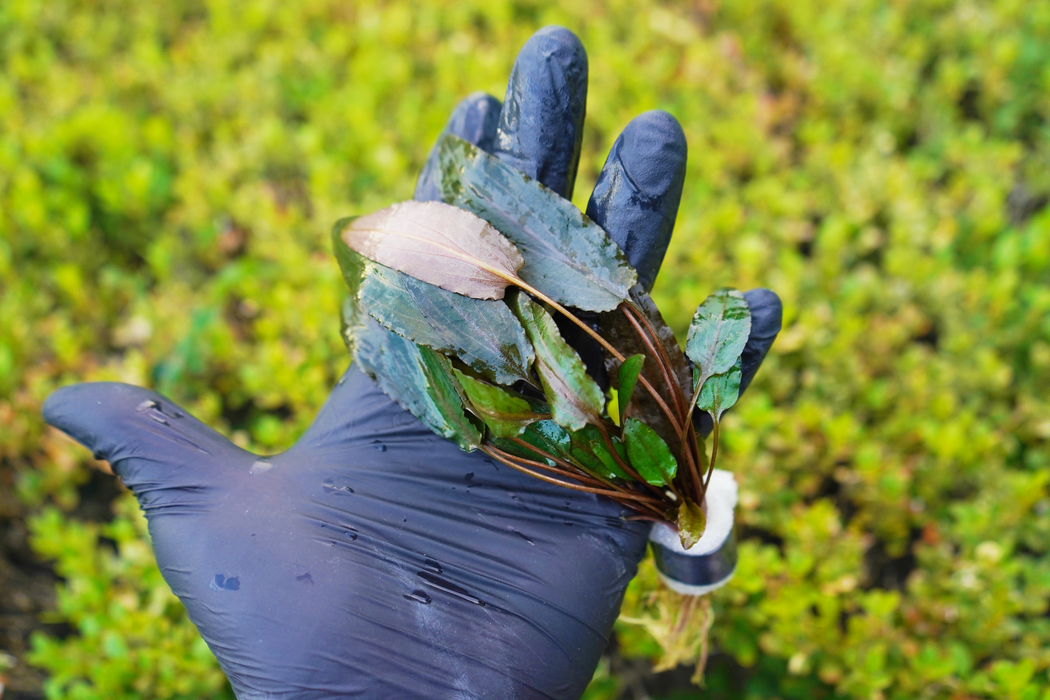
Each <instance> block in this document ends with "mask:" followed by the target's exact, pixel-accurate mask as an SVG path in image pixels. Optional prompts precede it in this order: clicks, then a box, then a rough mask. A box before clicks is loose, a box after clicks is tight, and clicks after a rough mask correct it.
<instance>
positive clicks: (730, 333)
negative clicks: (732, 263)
mask: <svg viewBox="0 0 1050 700" xmlns="http://www.w3.org/2000/svg"><path fill="white" fill-rule="evenodd" d="M750 333H751V311H750V310H749V309H748V306H747V301H746V300H745V299H744V295H743V294H741V293H740V292H738V291H737V290H735V289H720V290H719V291H717V292H715V293H714V294H712V295H711V296H709V297H707V299H705V300H704V302H703V303H702V304H700V306H699V307H698V308H697V310H696V313H695V314H694V315H693V322H692V323H691V324H690V325H689V335H688V337H687V338H686V342H685V354H686V356H688V358H689V359H690V360H692V361H693V364H694V365H696V366H697V367H698V368H699V369H700V382H701V383H703V382H704V381H705V380H706V379H707V378H708V377H711V376H714V375H716V374H723V373H725V372H728V371H729V368H730V367H732V366H733V363H734V362H736V361H737V359H738V358H739V357H740V353H742V352H743V351H744V345H745V344H746V343H747V338H748V335H750Z"/></svg>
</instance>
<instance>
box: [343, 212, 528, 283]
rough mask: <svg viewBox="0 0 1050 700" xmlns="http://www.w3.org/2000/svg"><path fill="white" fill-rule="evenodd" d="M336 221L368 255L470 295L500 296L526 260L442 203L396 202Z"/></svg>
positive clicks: (465, 214)
mask: <svg viewBox="0 0 1050 700" xmlns="http://www.w3.org/2000/svg"><path fill="white" fill-rule="evenodd" d="M336 226H337V230H338V231H339V236H340V238H342V241H343V243H345V244H346V245H347V246H348V247H350V248H351V249H352V250H354V251H356V252H357V253H359V254H361V255H363V256H364V257H366V258H368V259H369V260H374V261H375V262H377V263H380V264H382V265H386V266H387V267H391V268H393V269H395V270H398V271H400V272H404V273H406V274H409V275H411V276H412V277H415V278H416V279H421V280H423V281H424V282H429V283H430V284H434V285H437V286H439V287H441V288H442V289H447V290H449V291H450V292H455V293H457V294H464V295H466V296H469V297H472V298H474V299H502V298H503V294H504V291H505V290H506V288H507V285H508V284H511V283H513V282H514V280H516V279H517V273H518V269H519V268H520V267H521V266H522V264H523V263H524V260H523V259H522V257H521V253H519V252H518V250H517V249H516V248H515V247H514V244H513V243H511V242H510V241H508V240H507V239H506V238H504V237H503V235H501V234H500V232H499V231H497V230H496V229H494V228H492V226H490V225H489V224H487V223H485V222H484V221H483V220H482V219H480V218H478V217H477V216H475V215H474V214H471V213H470V212H469V211H465V210H463V209H460V208H458V207H453V206H449V205H447V204H443V203H442V202H400V203H398V204H394V205H393V206H390V207H387V208H386V209H381V210H380V211H377V212H374V213H372V214H369V215H367V216H361V217H358V218H351V219H342V220H341V221H339V222H337V223H336Z"/></svg>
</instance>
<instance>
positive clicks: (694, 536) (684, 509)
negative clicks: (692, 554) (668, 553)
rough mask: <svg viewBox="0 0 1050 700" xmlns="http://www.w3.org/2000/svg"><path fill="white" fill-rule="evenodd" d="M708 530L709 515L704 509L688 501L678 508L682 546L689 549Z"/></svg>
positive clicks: (679, 535) (679, 533)
mask: <svg viewBox="0 0 1050 700" xmlns="http://www.w3.org/2000/svg"><path fill="white" fill-rule="evenodd" d="M706 529H707V515H706V514H705V513H704V509H703V508H701V507H700V506H698V505H697V504H695V503H693V502H692V501H690V500H686V501H684V502H683V503H682V505H681V506H679V507H678V537H679V538H681V540H682V546H683V547H685V548H686V549H689V548H690V547H692V546H693V545H694V544H696V543H697V542H699V541H700V538H701V537H703V535H704V530H706Z"/></svg>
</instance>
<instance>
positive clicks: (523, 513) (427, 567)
mask: <svg viewBox="0 0 1050 700" xmlns="http://www.w3.org/2000/svg"><path fill="white" fill-rule="evenodd" d="M586 88H587V59H586V55H585V53H584V50H583V47H582V46H581V45H580V43H579V41H578V40H577V39H576V37H575V36H573V35H572V34H571V33H570V32H568V31H566V30H564V29H559V28H548V29H544V30H542V31H540V32H539V33H537V34H536V35H535V36H534V37H533V38H532V39H530V40H529V42H528V43H527V44H526V45H525V47H524V48H523V49H522V51H521V54H520V55H519V57H518V60H517V63H516V64H515V67H514V71H513V73H512V75H511V80H510V86H509V88H508V91H507V97H506V101H505V102H504V104H503V105H502V106H501V105H500V104H499V102H498V101H497V100H495V99H494V98H492V97H488V96H479V95H475V96H472V97H470V98H468V99H467V100H466V101H464V103H462V104H461V105H460V106H459V107H458V108H457V110H456V111H455V113H454V114H453V116H452V119H451V122H450V123H449V126H448V128H449V129H450V130H451V131H453V132H455V133H456V134H458V135H460V136H462V137H464V138H467V139H468V140H470V141H472V142H474V143H475V144H478V145H479V146H481V147H483V148H485V149H486V150H489V151H490V152H492V153H494V154H496V155H498V156H499V157H500V158H501V159H503V160H505V161H506V162H508V163H511V164H513V165H514V166H515V167H517V168H520V169H521V170H523V171H525V172H526V173H527V174H529V175H530V176H532V177H536V178H538V179H539V180H540V181H542V182H543V183H545V184H546V185H548V186H549V187H551V188H553V189H554V190H555V191H557V192H559V193H561V194H563V195H564V196H569V194H570V193H571V190H572V187H573V181H574V179H575V173H576V164H577V161H578V157H579V149H580V137H581V132H582V128H583V117H584V104H585V98H586ZM685 153H686V149H685V141H684V137H683V134H682V131H681V129H680V128H679V126H678V124H677V123H676V122H675V120H674V119H673V118H671V117H670V116H668V115H666V114H664V113H660V112H650V113H647V114H643V115H642V116H640V117H638V118H637V119H635V120H634V121H633V122H631V123H630V124H629V125H628V126H627V128H626V129H625V130H624V132H623V134H622V135H621V136H620V138H619V139H618V140H617V142H616V144H615V145H614V147H613V150H612V152H611V154H610V156H609V159H608V161H607V163H606V165H605V168H604V170H603V172H602V174H601V178H600V180H599V183H598V185H597V187H596V188H595V192H594V196H593V197H592V199H591V204H590V206H589V207H588V213H589V214H590V215H591V216H592V218H594V219H595V220H596V221H598V223H600V224H601V225H602V226H603V227H605V229H606V230H607V231H608V232H609V233H610V234H611V235H612V236H613V237H614V238H615V239H616V240H617V241H618V242H619V243H620V245H621V246H623V248H624V249H625V250H626V251H627V253H628V255H629V258H630V260H631V262H632V263H633V264H634V265H635V266H636V267H637V268H638V269H639V271H640V272H641V277H642V279H643V280H645V282H646V284H649V285H651V284H652V281H653V279H654V278H655V276H656V272H657V270H658V269H659V265H660V261H661V259H662V257H663V254H664V251H665V250H666V247H667V243H668V240H669V237H670V233H671V227H672V224H673V222H674V218H675V213H676V211H677V208H678V202H679V198H680V195H681V190H682V180H683V176H684V165H685ZM427 173H428V171H424V173H423V175H422V176H421V178H420V184H419V188H418V191H417V197H419V198H430V197H431V196H432V194H433V192H432V188H431V186H430V185H429V182H430V180H429V176H428V174H427ZM333 264H335V263H334V261H333ZM748 299H749V301H750V302H751V312H752V314H753V316H754V329H755V330H754V331H753V333H752V338H751V340H750V341H749V344H748V348H747V352H748V353H750V354H749V355H748V357H751V358H752V359H753V362H749V363H748V364H747V365H745V375H746V378H747V379H749V378H750V376H751V375H753V374H754V370H755V369H756V368H757V364H758V362H760V361H761V358H762V357H763V356H764V355H765V351H766V350H767V349H768V347H769V345H770V343H771V342H772V336H773V335H775V330H776V329H777V328H779V318H780V307H779V301H778V300H777V299H776V297H775V295H773V294H772V293H770V292H765V291H758V292H753V293H751V294H750V295H749V297H748ZM332 322H333V323H335V322H336V320H335V319H334V318H333V321H332ZM745 381H746V379H745ZM44 416H45V418H46V419H47V421H48V422H49V423H51V424H52V425H54V426H56V427H58V428H60V429H61V430H63V431H65V432H66V433H68V434H69V435H71V436H72V437H73V438H74V439H76V440H78V441H79V442H80V443H82V444H83V445H85V446H86V447H87V448H88V449H90V450H92V452H93V453H94V454H95V456H96V457H97V458H99V459H105V460H108V461H109V462H110V463H111V465H112V467H113V469H114V471H115V472H116V473H117V474H118V475H119V476H120V477H121V479H123V481H124V483H125V484H127V485H128V486H129V487H130V488H131V489H132V490H133V492H134V493H135V496H136V497H137V498H138V500H139V503H140V504H141V506H142V509H143V510H144V511H145V513H146V516H147V518H148V519H149V529H150V534H151V536H152V538H153V546H154V549H155V552H156V556H157V561H158V563H159V564H160V568H161V571H162V572H163V574H164V578H165V580H166V581H167V582H168V584H169V585H170V586H171V588H172V590H173V591H174V592H175V593H176V595H178V596H179V598H180V599H181V600H182V602H183V603H184V604H185V605H186V608H187V610H188V612H189V616H190V619H191V620H192V621H193V622H194V624H196V625H197V627H198V628H199V629H200V631H201V634H202V635H203V636H204V638H205V640H207V642H208V644H209V645H210V647H211V649H212V650H213V651H214V653H215V655H216V656H217V657H218V659H219V662H220V664H221V665H222V668H223V670H224V671H225V672H226V674H227V676H228V677H229V678H230V681H231V682H232V684H233V687H234V690H235V691H236V693H237V696H238V697H239V698H241V700H248V699H254V698H285V697H287V698H337V697H338V698H342V697H365V698H399V699H406V698H427V699H428V700H432V699H434V698H486V699H488V698H577V697H579V695H580V694H581V693H582V692H583V690H584V688H585V687H586V685H587V683H588V681H589V680H590V678H591V674H592V672H593V669H594V667H595V665H596V664H597V662H598V659H599V656H600V655H601V653H602V650H603V649H604V648H605V646H606V643H607V641H608V636H609V633H610V630H611V629H612V624H613V621H614V620H615V618H616V616H617V612H618V610H619V607H620V602H621V599H622V596H623V591H624V588H625V586H626V585H627V583H628V581H630V579H631V577H632V576H633V575H634V572H635V567H636V564H637V562H638V561H639V559H640V558H641V556H642V554H643V552H644V549H645V543H646V536H647V534H648V530H649V527H648V523H639V522H625V521H624V520H623V519H622V518H621V516H622V515H624V513H623V511H622V508H621V507H620V506H619V505H617V504H616V503H614V502H612V501H609V500H604V499H601V498H597V497H593V496H591V495H589V494H583V493H578V492H574V491H571V490H568V489H565V488H562V487H557V486H552V485H549V484H546V483H544V482H542V481H540V480H538V479H533V478H531V477H528V476H524V475H522V474H519V473H518V472H515V471H513V470H511V469H509V468H506V467H504V466H502V465H497V464H494V463H493V462H492V461H490V460H489V459H487V458H486V457H485V456H484V455H482V454H480V453H473V454H466V453H463V452H461V451H460V450H459V449H458V448H457V447H456V446H455V445H454V444H453V443H452V442H449V441H446V440H443V439H441V438H439V437H437V436H435V435H434V434H433V433H431V432H430V431H429V430H427V429H426V428H425V427H424V426H423V425H421V424H420V423H419V422H418V421H416V419H415V418H413V417H412V416H411V415H410V414H409V413H407V412H406V411H404V410H402V409H401V408H400V407H399V406H398V405H397V404H395V403H393V402H392V401H391V400H390V399H388V398H387V397H386V396H385V395H384V394H383V393H381V392H380V391H379V390H378V389H377V388H376V386H375V384H374V383H373V382H372V381H371V380H370V379H369V378H368V377H366V376H364V375H363V374H361V373H360V372H358V371H357V370H355V369H354V368H353V367H351V368H350V369H349V370H348V371H347V373H346V374H345V375H344V376H343V378H342V379H341V380H340V381H339V383H338V385H337V386H336V387H335V389H334V390H333V392H332V395H331V397H330V398H329V400H328V402H327V403H326V404H325V406H324V408H323V409H322V410H321V412H320V414H319V415H318V417H317V419H316V421H315V422H314V424H313V425H312V426H311V428H310V429H309V430H308V431H307V432H306V434H305V435H303V437H302V438H301V439H300V440H299V442H298V443H296V445H295V446H294V447H292V448H291V449H289V450H288V451H287V452H284V453H282V454H279V455H275V456H272V457H259V456H257V455H253V454H251V453H249V452H246V451H244V450H242V449H240V448H238V447H236V446H235V445H233V444H232V443H230V442H229V441H228V440H226V439H225V438H224V437H222V436H221V435H219V434H217V433H216V432H214V431H213V430H211V429H210V428H208V427H207V426H205V425H204V424H202V423H201V422H199V421H198V420H196V419H194V418H193V417H192V416H189V415H187V414H186V412H185V411H183V410H181V409H180V408H179V407H178V406H176V405H174V404H173V403H172V402H171V401H169V400H167V399H166V398H164V397H163V396H160V395H158V394H156V393H154V392H152V391H149V390H147V389H142V388H138V387H133V386H128V385H125V384H117V383H99V384H80V385H76V386H72V387H67V388H65V389H61V390H59V391H57V392H55V393H54V394H53V395H52V396H51V397H50V398H49V399H48V400H47V402H46V403H45V405H44Z"/></svg>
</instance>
